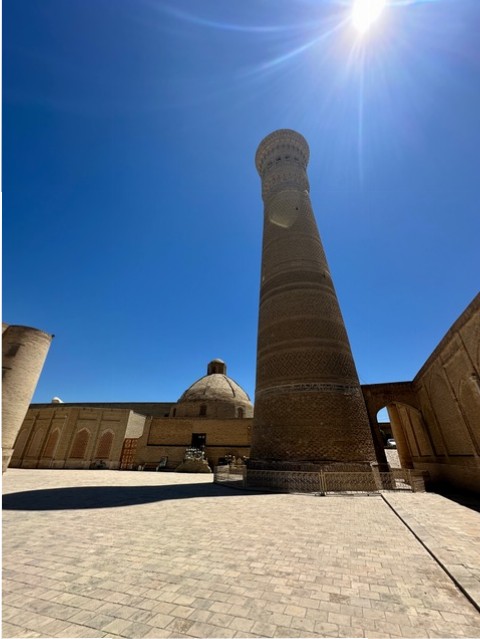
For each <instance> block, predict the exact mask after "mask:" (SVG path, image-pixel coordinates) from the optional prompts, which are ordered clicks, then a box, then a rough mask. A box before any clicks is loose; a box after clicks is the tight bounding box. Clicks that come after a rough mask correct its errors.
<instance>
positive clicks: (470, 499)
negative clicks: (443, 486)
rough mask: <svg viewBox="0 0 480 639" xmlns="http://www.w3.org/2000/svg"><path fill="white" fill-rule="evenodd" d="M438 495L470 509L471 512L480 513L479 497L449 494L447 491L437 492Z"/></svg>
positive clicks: (468, 494) (465, 494) (467, 494)
mask: <svg viewBox="0 0 480 639" xmlns="http://www.w3.org/2000/svg"><path fill="white" fill-rule="evenodd" d="M438 493H439V494H440V495H442V497H446V498H447V499H450V500H451V501H455V502H456V503H457V504H460V505H461V506H465V507H466V508H470V509H471V510H475V511H476V512H477V513H480V496H479V495H475V494H474V493H457V492H450V491H448V490H439V491H438Z"/></svg>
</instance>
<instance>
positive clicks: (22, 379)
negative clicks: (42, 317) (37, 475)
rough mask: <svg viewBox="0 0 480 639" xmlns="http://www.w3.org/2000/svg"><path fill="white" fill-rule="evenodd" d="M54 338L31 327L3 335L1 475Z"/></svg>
mask: <svg viewBox="0 0 480 639" xmlns="http://www.w3.org/2000/svg"><path fill="white" fill-rule="evenodd" d="M52 338H53V335H49V334H48V333H44V332H43V331H39V330H38V329H36V328H29V327H28V326H8V327H7V328H6V329H5V330H4V332H3V335H2V346H3V355H2V368H3V371H2V376H3V383H2V472H5V471H6V469H7V467H8V464H9V462H10V458H11V456H12V453H13V445H14V443H15V439H16V437H17V435H18V431H19V430H20V427H21V425H22V423H23V420H24V419H25V415H26V414H27V410H28V407H29V405H30V402H31V400H32V397H33V393H34V392H35V388H36V386H37V382H38V378H39V377H40V373H41V372H42V368H43V364H44V362H45V358H46V356H47V353H48V349H49V348H50V343H51V341H52Z"/></svg>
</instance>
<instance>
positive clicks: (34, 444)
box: [27, 428, 45, 457]
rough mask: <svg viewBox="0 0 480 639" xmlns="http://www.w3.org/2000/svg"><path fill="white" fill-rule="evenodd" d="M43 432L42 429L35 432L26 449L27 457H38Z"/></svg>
mask: <svg viewBox="0 0 480 639" xmlns="http://www.w3.org/2000/svg"><path fill="white" fill-rule="evenodd" d="M44 436H45V431H44V430H43V428H40V429H39V430H37V432H36V433H35V435H34V436H33V438H32V441H31V442H30V446H29V447H28V451H27V457H38V456H39V455H40V448H41V446H42V442H43V438H44Z"/></svg>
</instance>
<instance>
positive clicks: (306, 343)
mask: <svg viewBox="0 0 480 639" xmlns="http://www.w3.org/2000/svg"><path fill="white" fill-rule="evenodd" d="M308 159H309V148H308V144H307V142H306V140H305V139H304V138H303V136H301V135H300V134H299V133H296V132H295V131H291V130H289V129H282V130H279V131H275V132H273V133H271V134H270V135H268V136H267V137H266V138H265V139H264V140H263V141H262V143H261V144H260V146H259V148H258V151H257V155H256V166H257V169H258V172H259V174H260V177H261V179H262V197H263V201H264V213H265V219H264V231H263V252H262V272H261V288H260V312H259V326H258V345H257V379H256V391H255V412H254V421H253V429H252V431H253V432H252V447H251V458H250V462H249V468H251V469H257V470H288V469H290V470H314V469H315V468H316V467H318V465H319V464H321V465H322V467H327V466H329V465H332V464H333V465H337V464H339V463H340V464H342V465H343V467H342V470H344V469H346V468H344V467H345V464H346V463H347V464H349V465H350V468H351V469H352V470H361V469H362V468H365V469H366V468H367V467H368V468H369V465H370V462H372V461H375V452H374V447H373V442H372V436H371V431H370V426H369V421H368V416H367V411H366V407H365V402H364V398H363V394H362V391H361V388H360V383H359V380H358V375H357V371H356V368H355V364H354V361H353V357H352V352H351V349H350V344H349V341H348V337H347V333H346V330H345V325H344V322H343V318H342V315H341V312H340V308H339V305H338V301H337V296H336V293H335V289H334V286H333V282H332V278H331V276H330V271H329V268H328V264H327V260H326V257H325V253H324V250H323V246H322V242H321V240H320V236H319V234H318V229H317V225H316V222H315V218H314V215H313V211H312V206H311V203H310V197H309V183H308V177H307V172H306V168H307V164H308Z"/></svg>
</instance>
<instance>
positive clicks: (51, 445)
mask: <svg viewBox="0 0 480 639" xmlns="http://www.w3.org/2000/svg"><path fill="white" fill-rule="evenodd" d="M59 436H60V431H59V430H58V428H56V429H55V430H54V431H52V432H51V433H50V436H49V438H48V441H47V445H46V446H45V450H44V451H43V457H53V455H54V454H55V449H56V447H57V442H58V438H59Z"/></svg>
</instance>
